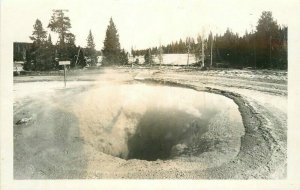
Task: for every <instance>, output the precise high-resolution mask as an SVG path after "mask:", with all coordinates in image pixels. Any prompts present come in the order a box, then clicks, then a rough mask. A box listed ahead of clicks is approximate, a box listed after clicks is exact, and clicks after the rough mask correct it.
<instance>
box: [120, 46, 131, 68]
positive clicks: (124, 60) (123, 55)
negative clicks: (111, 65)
mask: <svg viewBox="0 0 300 190" xmlns="http://www.w3.org/2000/svg"><path fill="white" fill-rule="evenodd" d="M120 62H121V64H122V65H127V64H128V62H129V60H128V53H127V52H125V50H124V49H122V51H121V53H120Z"/></svg>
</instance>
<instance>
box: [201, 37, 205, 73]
mask: <svg viewBox="0 0 300 190" xmlns="http://www.w3.org/2000/svg"><path fill="white" fill-rule="evenodd" d="M201 43H202V44H201V45H202V48H201V54H202V56H201V58H202V64H201V68H203V67H204V60H205V59H204V58H205V55H204V37H203V36H202V39H201Z"/></svg>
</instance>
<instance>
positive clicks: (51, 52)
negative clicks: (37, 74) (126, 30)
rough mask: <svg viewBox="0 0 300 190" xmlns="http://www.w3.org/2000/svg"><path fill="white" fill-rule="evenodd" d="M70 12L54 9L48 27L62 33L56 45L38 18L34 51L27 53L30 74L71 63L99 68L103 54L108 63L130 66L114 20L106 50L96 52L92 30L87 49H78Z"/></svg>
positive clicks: (30, 50) (26, 68)
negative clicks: (65, 62) (97, 66)
mask: <svg viewBox="0 0 300 190" xmlns="http://www.w3.org/2000/svg"><path fill="white" fill-rule="evenodd" d="M66 12H67V10H53V13H52V16H51V19H50V21H49V24H48V26H47V27H48V28H49V29H50V30H51V31H52V32H55V33H57V34H58V40H57V42H56V43H53V42H52V38H51V34H48V33H47V31H46V30H45V29H44V27H43V24H42V22H41V21H40V20H39V19H36V21H35V24H34V25H33V32H32V35H31V36H30V37H29V38H30V39H31V40H32V44H31V46H30V48H29V49H28V50H27V51H26V56H25V57H26V60H25V62H24V65H23V68H24V70H27V71H49V70H57V69H59V68H60V66H59V61H70V62H71V65H70V67H71V68H83V67H85V66H87V65H90V66H95V65H96V63H97V62H98V60H97V56H99V55H103V63H104V64H127V63H128V53H126V52H125V50H124V49H121V48H120V43H119V35H118V32H117V29H116V27H115V24H114V22H113V20H112V18H111V19H110V22H109V25H108V27H107V31H106V37H105V41H104V48H103V49H102V51H101V52H100V51H97V50H96V49H95V42H94V37H93V34H92V31H91V30H90V31H89V33H88V36H87V44H86V47H80V46H76V44H75V39H76V38H75V35H74V34H73V33H72V32H71V31H70V29H71V21H70V18H69V17H68V16H66Z"/></svg>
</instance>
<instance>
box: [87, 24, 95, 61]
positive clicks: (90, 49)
mask: <svg viewBox="0 0 300 190" xmlns="http://www.w3.org/2000/svg"><path fill="white" fill-rule="evenodd" d="M86 41H87V45H86V56H87V57H89V58H90V60H91V65H95V64H96V63H97V54H96V49H95V46H96V45H95V43H94V37H93V34H92V31H91V30H90V32H89V35H88V37H87V39H86Z"/></svg>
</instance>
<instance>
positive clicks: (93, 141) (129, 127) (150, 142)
mask: <svg viewBox="0 0 300 190" xmlns="http://www.w3.org/2000/svg"><path fill="white" fill-rule="evenodd" d="M80 96H81V97H80V99H79V100H80V101H81V102H80V103H79V107H76V108H75V109H74V110H76V113H77V117H78V118H79V121H80V123H82V124H81V125H80V131H81V132H80V133H81V136H82V137H83V138H84V140H85V141H86V142H87V143H88V144H89V145H90V146H93V147H95V148H96V150H97V151H101V152H103V153H105V154H109V155H112V156H115V157H119V158H123V159H140V160H148V161H153V160H157V159H160V160H169V159H188V160H191V159H197V158H199V157H201V155H203V154H205V153H209V152H210V153H211V152H221V153H224V154H226V152H229V151H230V150H232V149H235V150H237V151H238V150H239V146H240V138H241V136H242V135H243V134H244V127H243V124H242V118H241V115H240V113H239V111H238V106H237V105H236V104H235V103H234V102H233V101H232V100H231V99H229V98H226V97H224V96H221V95H216V94H211V93H207V92H198V91H195V90H191V89H185V88H177V87H167V86H151V85H145V84H131V85H129V84H107V85H105V84H101V85H99V86H98V87H97V88H94V89H93V90H91V91H88V92H86V93H83V94H81V95H80Z"/></svg>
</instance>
